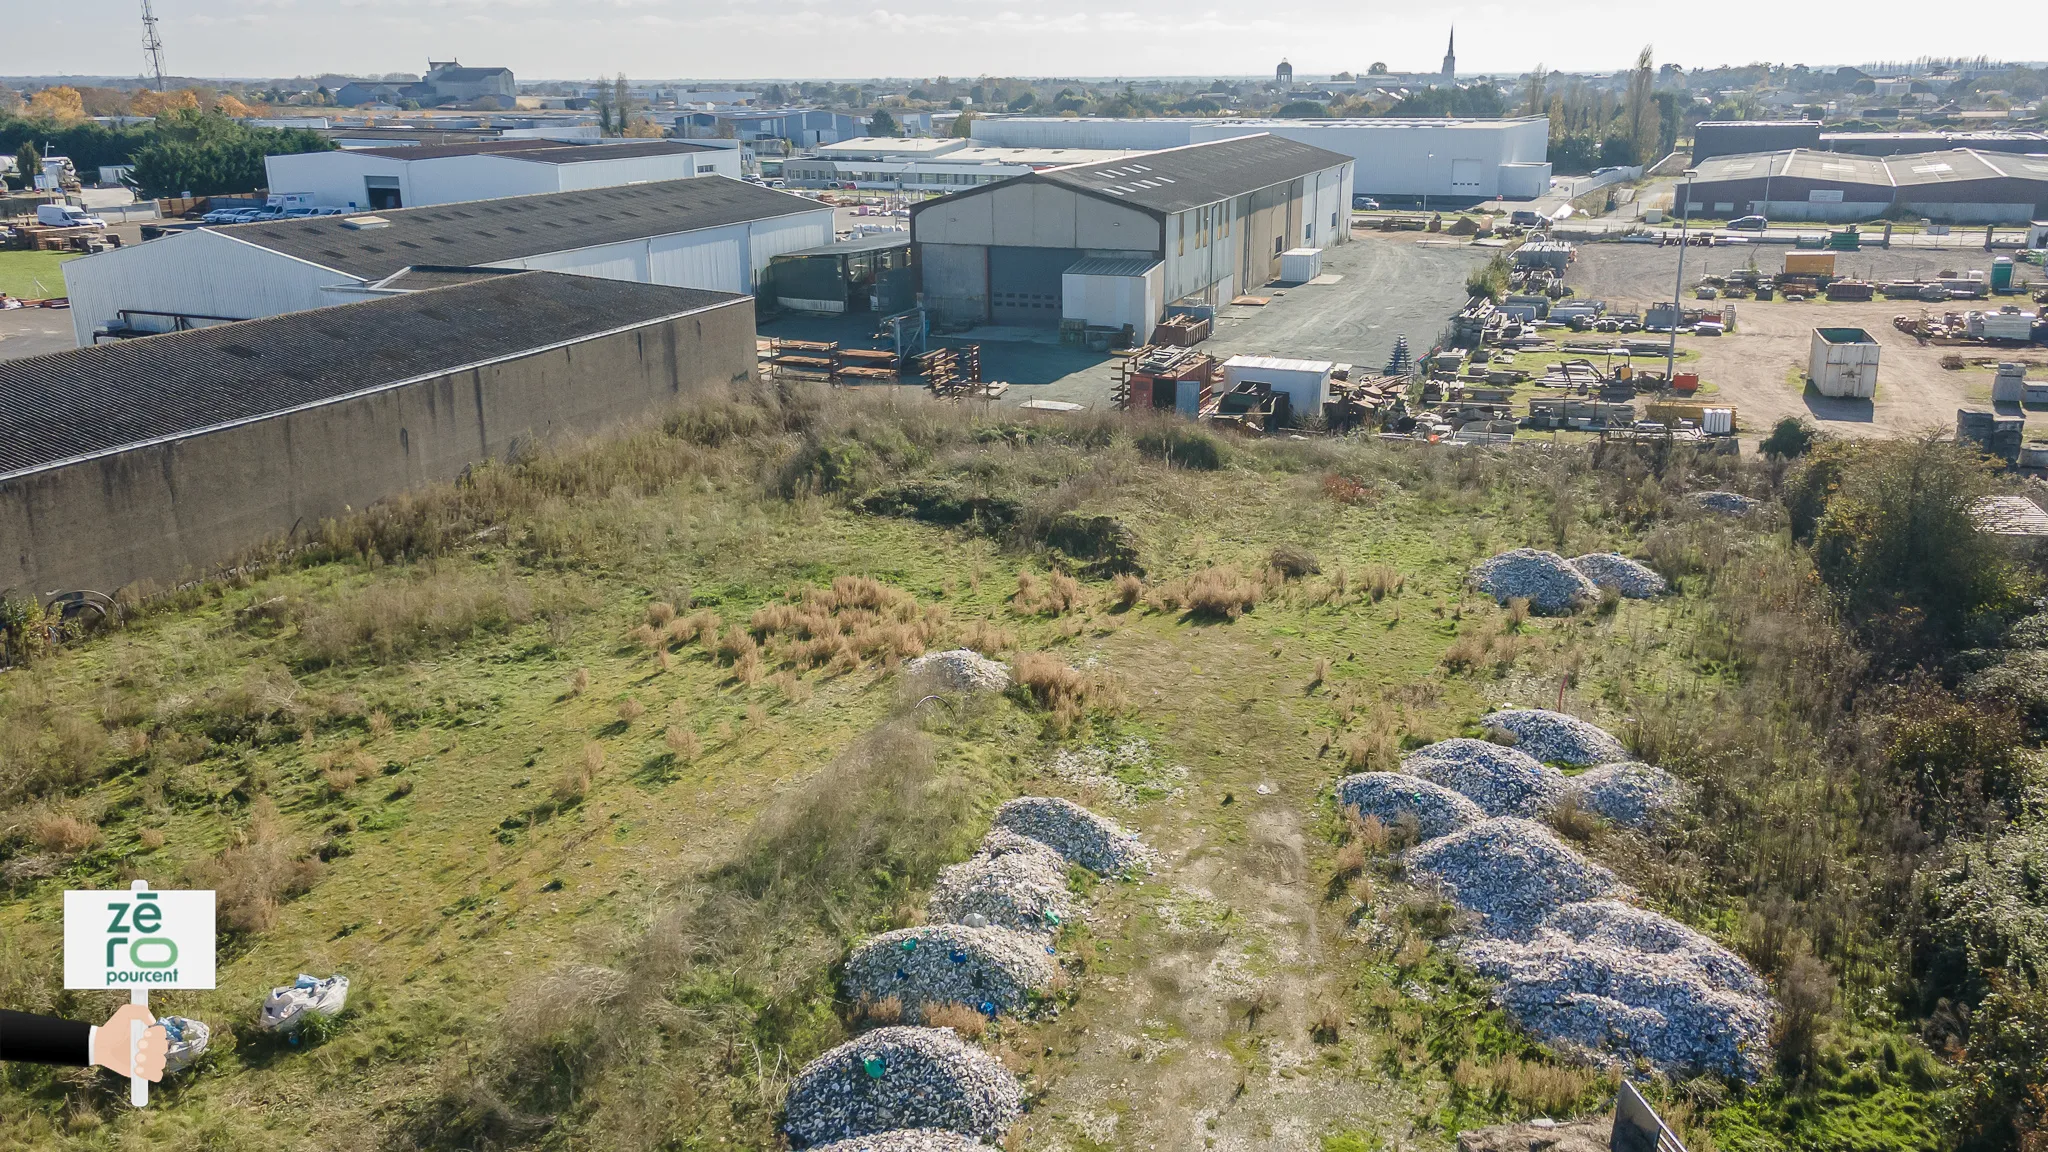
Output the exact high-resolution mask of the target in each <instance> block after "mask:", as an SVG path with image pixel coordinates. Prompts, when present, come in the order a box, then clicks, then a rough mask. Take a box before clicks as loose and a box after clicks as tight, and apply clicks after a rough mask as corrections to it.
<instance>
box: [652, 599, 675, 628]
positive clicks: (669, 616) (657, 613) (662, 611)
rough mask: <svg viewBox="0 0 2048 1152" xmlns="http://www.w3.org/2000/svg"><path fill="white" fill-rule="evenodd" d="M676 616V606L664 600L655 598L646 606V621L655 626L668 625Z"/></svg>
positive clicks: (662, 626)
mask: <svg viewBox="0 0 2048 1152" xmlns="http://www.w3.org/2000/svg"><path fill="white" fill-rule="evenodd" d="M675 618H676V606H675V605H673V604H670V603H669V602H668V601H666V600H656V601H655V602H654V603H652V604H649V605H648V606H647V623H648V624H649V625H650V626H652V627H655V628H666V627H668V624H669V621H671V620H674V619H675Z"/></svg>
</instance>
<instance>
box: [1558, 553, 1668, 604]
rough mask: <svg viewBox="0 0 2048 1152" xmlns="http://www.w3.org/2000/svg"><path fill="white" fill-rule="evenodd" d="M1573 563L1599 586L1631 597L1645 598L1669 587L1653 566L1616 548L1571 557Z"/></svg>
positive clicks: (1636, 598)
mask: <svg viewBox="0 0 2048 1152" xmlns="http://www.w3.org/2000/svg"><path fill="white" fill-rule="evenodd" d="M1572 567H1574V568H1577V569H1578V570H1579V571H1580V572H1581V573H1583V574H1584V575H1585V577H1586V579H1588V580H1591V581H1592V582H1593V583H1595V584H1597V585H1599V586H1600V587H1602V588H1612V589H1614V590H1615V591H1616V592H1619V593H1621V594H1622V596H1624V597H1626V598H1627V599H1630V600H1648V599H1649V598H1651V597H1652V596H1662V595H1663V594H1664V593H1666V592H1669V591H1670V590H1671V585H1670V584H1668V583H1666V582H1665V580H1664V578H1663V577H1662V576H1659V575H1657V573H1656V570H1655V569H1653V568H1651V567H1649V566H1648V565H1646V564H1639V563H1637V562H1636V561H1634V560H1631V559H1629V558H1628V557H1626V556H1623V555H1622V554H1621V553H1619V552H1589V553H1587V554H1586V555H1584V556H1579V557H1575V558H1573V560H1572Z"/></svg>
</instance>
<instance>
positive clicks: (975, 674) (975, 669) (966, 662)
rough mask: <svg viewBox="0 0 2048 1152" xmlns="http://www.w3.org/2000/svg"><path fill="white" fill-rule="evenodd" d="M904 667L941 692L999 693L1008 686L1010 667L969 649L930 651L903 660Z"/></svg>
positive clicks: (906, 670)
mask: <svg viewBox="0 0 2048 1152" xmlns="http://www.w3.org/2000/svg"><path fill="white" fill-rule="evenodd" d="M903 670H904V671H905V672H907V673H909V674H910V675H912V676H922V677H927V678H928V683H930V685H931V686H932V687H934V688H937V689H939V690H940V691H942V692H1001V691H1003V690H1004V689H1006V688H1008V687H1009V686H1010V669H1009V666H1008V665H1005V664H1003V663H1002V662H1001V661H998V660H990V659H989V658H988V657H986V656H983V655H982V654H981V653H979V652H976V651H974V650H973V649H972V648H955V649H953V650H952V651H950V652H933V653H930V654H929V655H925V656H919V657H918V658H917V659H915V660H911V661H908V662H906V663H905V664H904V665H903Z"/></svg>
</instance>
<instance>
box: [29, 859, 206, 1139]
mask: <svg viewBox="0 0 2048 1152" xmlns="http://www.w3.org/2000/svg"><path fill="white" fill-rule="evenodd" d="M213 942H214V924H213V893H212V892H197V891H171V892H152V891H150V890H149V885H148V883H147V882H145V881H142V880H137V881H136V882H135V884H134V886H133V887H132V888H130V889H129V890H128V891H126V892H121V891H114V892H85V891H77V890H72V891H67V892H65V893H64V987H66V988H77V989H85V988H126V989H128V999H129V1002H130V1003H133V1004H140V1005H142V1006H144V1007H148V1005H149V990H150V989H152V988H159V989H172V988H212V987H213V980H214V954H213ZM141 1043H142V1025H141V1024H140V1023H139V1022H138V1023H135V1024H133V1025H131V1027H130V1028H129V1038H128V1058H129V1061H130V1066H131V1067H132V1066H133V1061H134V1059H135V1050H136V1048H137V1047H138V1046H139V1045H140V1044H141ZM128 1098H129V1102H130V1103H132V1104H134V1105H135V1106H136V1107H137V1108H141V1107H144V1106H146V1105H147V1104H148V1103H149V1081H147V1080H145V1079H143V1078H142V1077H140V1076H132V1077H130V1078H129V1082H128Z"/></svg>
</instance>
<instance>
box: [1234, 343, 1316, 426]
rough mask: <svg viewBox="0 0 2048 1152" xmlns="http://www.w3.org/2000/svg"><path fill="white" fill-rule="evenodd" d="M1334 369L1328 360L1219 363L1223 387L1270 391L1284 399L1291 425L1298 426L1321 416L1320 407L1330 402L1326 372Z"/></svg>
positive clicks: (1260, 359)
mask: <svg viewBox="0 0 2048 1152" xmlns="http://www.w3.org/2000/svg"><path fill="white" fill-rule="evenodd" d="M1336 367H1337V366H1336V365H1335V364H1333V363H1331V362H1330V361H1328V360H1290V359H1287V358H1285V357H1280V356H1232V357H1231V358H1230V359H1228V360H1225V361H1224V362H1223V384H1224V388H1225V390H1226V391H1229V392H1237V391H1240V390H1241V389H1244V388H1245V387H1247V386H1251V387H1258V386H1262V385H1263V386H1265V387H1269V388H1271V389H1272V391H1273V393H1274V394H1275V395H1284V396H1286V397H1287V403H1288V407H1289V409H1290V410H1291V413H1292V422H1294V423H1300V422H1301V421H1303V420H1306V419H1308V418H1310V417H1313V416H1321V415H1322V414H1323V405H1325V404H1327V403H1329V402H1330V373H1331V372H1332V371H1334V370H1335V369H1336ZM1276 415H1277V413H1276Z"/></svg>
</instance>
